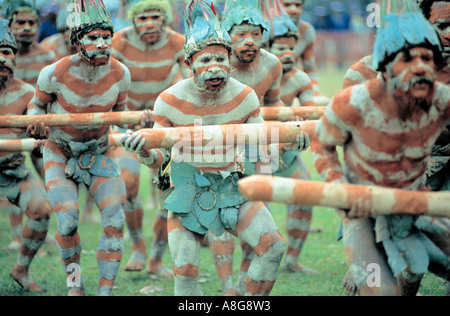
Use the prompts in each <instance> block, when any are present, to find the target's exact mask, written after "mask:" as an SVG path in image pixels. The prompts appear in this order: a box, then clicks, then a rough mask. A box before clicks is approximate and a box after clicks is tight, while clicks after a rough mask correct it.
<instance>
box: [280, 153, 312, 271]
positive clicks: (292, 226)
mask: <svg viewBox="0 0 450 316" xmlns="http://www.w3.org/2000/svg"><path fill="white" fill-rule="evenodd" d="M294 163H295V164H296V170H295V172H294V173H293V174H292V175H291V176H290V178H291V179H300V180H310V179H311V176H310V174H309V171H308V167H307V166H306V164H305V162H304V161H303V159H302V158H301V157H299V156H297V158H296V160H295V162H294ZM312 211H313V208H312V207H309V206H301V205H288V206H287V213H288V214H287V225H286V229H287V234H288V248H287V252H286V259H285V262H284V265H283V270H284V271H286V272H303V273H317V271H315V270H313V269H311V268H308V267H306V266H304V265H302V264H300V263H299V262H298V261H299V258H300V254H301V252H302V249H303V246H304V244H305V241H306V238H307V237H308V233H309V231H310V228H311V220H312Z"/></svg>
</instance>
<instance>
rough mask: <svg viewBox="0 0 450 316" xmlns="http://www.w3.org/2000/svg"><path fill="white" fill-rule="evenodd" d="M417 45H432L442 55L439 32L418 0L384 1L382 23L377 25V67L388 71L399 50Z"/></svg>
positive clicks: (375, 54) (375, 52) (437, 54)
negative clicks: (425, 14)
mask: <svg viewBox="0 0 450 316" xmlns="http://www.w3.org/2000/svg"><path fill="white" fill-rule="evenodd" d="M414 46H425V47H429V48H430V49H431V50H433V52H434V55H435V56H436V57H437V56H441V52H442V44H441V41H440V39H439V36H438V35H437V33H436V30H435V29H434V28H433V26H432V25H431V24H430V22H429V21H428V20H427V19H426V18H425V17H424V16H423V14H422V12H421V10H420V8H419V7H418V5H417V2H416V1H414V0H383V1H381V27H379V28H378V29H377V36H376V39H375V44H374V50H373V58H372V62H373V67H374V69H376V70H378V71H384V67H385V65H386V64H387V63H388V62H389V61H390V60H392V58H394V56H395V55H396V54H397V53H398V52H399V51H401V50H403V49H405V48H407V47H414Z"/></svg>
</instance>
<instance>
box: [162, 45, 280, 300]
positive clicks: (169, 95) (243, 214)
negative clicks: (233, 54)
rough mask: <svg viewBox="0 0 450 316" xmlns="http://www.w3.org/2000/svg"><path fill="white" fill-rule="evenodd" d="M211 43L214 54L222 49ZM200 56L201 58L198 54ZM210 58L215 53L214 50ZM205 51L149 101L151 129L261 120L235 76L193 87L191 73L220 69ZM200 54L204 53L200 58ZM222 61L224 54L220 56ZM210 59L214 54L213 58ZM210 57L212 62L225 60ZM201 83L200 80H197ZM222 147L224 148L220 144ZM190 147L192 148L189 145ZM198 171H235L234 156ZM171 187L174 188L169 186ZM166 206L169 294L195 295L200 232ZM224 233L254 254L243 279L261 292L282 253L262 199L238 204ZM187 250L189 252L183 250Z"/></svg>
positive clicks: (197, 291) (272, 279)
mask: <svg viewBox="0 0 450 316" xmlns="http://www.w3.org/2000/svg"><path fill="white" fill-rule="evenodd" d="M211 47H216V50H217V53H220V52H224V51H225V48H223V47H221V46H211ZM203 55H204V56H203ZM214 55H215V56H216V57H217V56H220V54H214ZM210 56H211V51H210V49H209V48H208V49H207V50H206V51H205V54H203V50H202V51H200V52H198V53H196V54H194V56H193V58H192V61H193V62H192V65H193V68H195V69H197V70H198V71H197V72H196V71H194V69H193V73H194V76H195V77H194V78H190V79H187V80H183V81H181V82H179V83H177V84H176V85H175V86H173V87H172V88H169V89H168V90H166V91H164V92H163V93H162V94H161V95H160V97H159V98H158V100H157V102H156V104H155V120H156V124H155V128H157V129H158V128H162V127H174V126H195V124H196V123H197V122H198V121H201V122H202V124H203V125H212V124H222V125H226V124H244V123H262V122H263V120H262V118H261V116H260V111H259V104H258V99H257V96H256V94H255V92H254V91H253V90H252V89H250V88H249V87H248V86H245V85H243V84H241V83H239V82H238V81H237V80H235V79H232V78H230V79H228V78H225V79H224V80H225V82H223V83H225V85H223V84H222V82H219V81H220V80H219V81H217V82H216V81H214V82H212V84H211V86H210V87H209V88H208V89H204V88H203V87H204V86H201V87H200V89H198V88H197V87H198V85H197V83H196V82H200V81H196V79H197V77H198V76H199V75H201V74H202V73H201V72H203V71H206V72H208V71H211V69H215V68H219V69H221V68H220V67H210V62H211V60H210V59H208V58H209V57H210ZM202 57H208V58H206V59H203V58H202ZM226 57H227V58H226V59H227V60H228V55H226ZM213 59H215V58H213ZM227 60H226V61H223V62H221V61H220V59H216V60H215V63H216V64H217V63H223V64H226V63H227ZM203 82H205V81H203ZM224 149H225V150H227V148H224ZM188 150H190V151H192V150H193V151H196V150H197V149H196V148H189V149H188ZM190 164H191V165H192V166H194V167H195V168H196V169H197V170H198V171H199V172H203V174H206V173H209V172H215V173H216V172H218V171H230V172H235V171H236V170H237V169H236V160H235V159H233V160H232V161H230V162H227V161H225V163H217V162H216V163H214V162H209V163H206V162H201V163H195V162H194V163H190ZM175 189H176V188H175ZM179 216H180V215H177V214H175V213H174V212H173V211H171V210H170V209H169V218H168V231H169V247H170V250H171V253H172V260H173V267H174V274H175V295H200V294H201V290H200V288H199V286H198V274H199V268H198V266H199V251H200V244H201V241H202V236H201V235H200V234H196V233H194V232H192V231H189V230H188V229H186V228H185V227H184V226H183V225H182V223H181V221H180V218H179ZM228 232H229V233H231V234H233V235H234V236H237V237H239V238H240V239H242V240H244V241H246V242H247V243H248V244H250V245H251V247H253V248H254V249H255V251H256V253H257V256H256V257H255V259H254V260H253V261H252V263H251V264H250V268H249V273H248V277H247V280H246V284H247V287H246V290H247V292H246V293H247V294H249V295H264V294H265V295H267V294H269V293H270V290H271V289H272V287H273V284H274V282H275V280H276V275H277V271H278V267H279V263H280V261H281V258H282V254H283V252H284V241H283V239H282V237H281V235H280V233H279V231H278V229H277V227H276V225H275V223H274V221H273V219H272V217H271V216H270V213H269V212H268V210H267V208H265V206H264V205H263V204H262V203H244V204H242V205H241V206H240V207H239V210H238V219H237V225H236V229H235V230H228ZM187 249H189V250H190V251H186V250H187Z"/></svg>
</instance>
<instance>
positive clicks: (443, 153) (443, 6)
mask: <svg viewBox="0 0 450 316" xmlns="http://www.w3.org/2000/svg"><path fill="white" fill-rule="evenodd" d="M418 3H420V7H421V9H422V12H423V14H424V15H425V17H426V18H427V19H428V20H429V21H430V23H431V24H432V25H433V26H434V27H435V29H436V30H437V32H438V34H439V35H440V38H441V42H442V44H443V46H444V47H443V48H444V51H443V58H442V59H441V60H440V63H439V64H437V65H436V74H437V77H436V79H437V81H439V82H442V83H444V84H447V85H448V84H450V76H449V75H448V73H449V67H450V62H449V56H450V55H449V54H448V53H446V51H448V50H449V47H450V40H449V37H450V36H449V34H450V33H449V32H448V28H447V29H446V28H445V25H448V23H449V22H450V21H449V19H450V4H449V3H446V2H444V1H418ZM378 76H381V73H379V72H377V71H376V69H374V68H373V65H372V55H368V56H365V57H363V58H362V59H361V60H359V61H358V62H356V63H355V64H353V65H352V66H351V67H350V68H349V70H348V71H347V73H346V75H345V78H344V88H347V87H350V86H353V85H357V84H361V83H363V82H366V81H370V80H372V79H375V78H377V77H378ZM449 146H450V138H449V132H448V127H447V128H446V129H445V131H444V132H443V133H442V134H441V135H440V136H439V138H438V140H437V141H436V144H435V145H434V146H433V150H432V152H431V157H430V160H429V162H428V167H427V171H426V174H427V182H426V185H427V187H430V189H431V190H432V191H442V190H450V172H449V168H450V151H449ZM433 221H434V222H439V225H441V230H442V229H444V230H447V231H450V221H449V220H448V219H446V218H435V219H433ZM427 236H428V237H429V238H431V239H432V240H433V241H434V242H436V243H440V241H439V240H440V239H441V238H442V237H441V236H440V234H433V233H430V232H427ZM442 243H445V241H443V242H442ZM446 253H447V254H449V253H450V251H449V250H447V251H446ZM418 282H419V283H420V281H418ZM343 285H344V288H345V289H346V291H347V292H349V293H350V294H352V295H355V294H357V293H359V290H358V288H357V287H356V286H355V284H354V282H353V279H352V278H351V274H350V273H349V272H347V274H346V276H345V278H344V284H343ZM446 291H447V293H450V286H448V289H447V290H446Z"/></svg>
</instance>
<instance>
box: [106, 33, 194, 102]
mask: <svg viewBox="0 0 450 316" xmlns="http://www.w3.org/2000/svg"><path fill="white" fill-rule="evenodd" d="M112 45H113V56H114V57H115V58H117V59H118V60H119V61H121V62H123V63H124V64H125V65H126V66H127V67H128V68H129V69H130V72H131V86H130V91H129V93H128V94H129V98H128V103H127V106H128V108H129V109H130V110H145V109H153V106H154V103H155V101H156V99H157V97H158V96H159V94H160V93H161V92H162V91H164V90H165V89H167V88H169V87H170V86H172V85H173V84H174V83H176V82H177V81H178V80H179V79H180V69H182V72H183V76H182V77H184V78H187V76H188V73H189V71H187V70H186V69H185V65H184V37H183V36H182V35H181V34H178V33H176V32H174V31H172V30H170V29H164V31H162V34H161V39H160V41H159V42H157V43H155V44H154V45H146V44H145V43H143V42H142V40H141V39H140V38H139V36H138V35H137V34H136V32H135V30H134V28H133V27H128V28H125V29H123V30H121V31H119V32H118V33H116V34H115V35H114V38H113V42H112Z"/></svg>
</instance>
